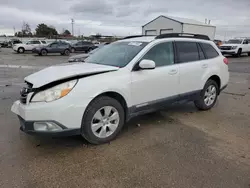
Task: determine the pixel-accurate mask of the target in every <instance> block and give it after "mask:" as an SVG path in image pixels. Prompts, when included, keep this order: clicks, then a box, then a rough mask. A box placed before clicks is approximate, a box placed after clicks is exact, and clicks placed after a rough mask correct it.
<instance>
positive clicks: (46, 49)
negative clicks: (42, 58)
mask: <svg viewBox="0 0 250 188" xmlns="http://www.w3.org/2000/svg"><path fill="white" fill-rule="evenodd" d="M70 51H71V45H70V44H69V43H68V42H65V41H55V42H52V43H50V44H48V45H44V46H39V47H36V48H33V50H32V52H33V53H37V54H38V55H47V54H48V53H60V54H61V55H69V54H70Z"/></svg>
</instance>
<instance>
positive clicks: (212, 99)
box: [194, 80, 219, 111]
mask: <svg viewBox="0 0 250 188" xmlns="http://www.w3.org/2000/svg"><path fill="white" fill-rule="evenodd" d="M218 93H219V87H218V84H217V83H216V82H215V81H214V80H208V81H207V83H206V84H205V86H204V88H203V90H202V91H201V93H200V96H199V99H198V100H196V101H194V104H195V106H196V107H197V108H198V109H199V110H203V111H204V110H209V109H211V108H212V107H213V106H214V105H215V103H216V101H217V98H218Z"/></svg>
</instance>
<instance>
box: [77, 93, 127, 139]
mask: <svg viewBox="0 0 250 188" xmlns="http://www.w3.org/2000/svg"><path fill="white" fill-rule="evenodd" d="M109 109H111V110H109ZM114 117H116V119H115V120H112V119H114ZM124 121H125V113H124V109H123V107H122V105H121V104H120V103H119V102H118V101H117V100H115V99H113V98H110V97H107V96H101V97H98V98H96V99H94V101H92V102H91V103H90V105H89V106H88V107H87V109H86V111H85V114H84V116H83V119H82V126H81V135H82V136H83V137H84V138H85V139H86V140H87V141H88V142H89V143H91V144H104V143H107V142H110V141H111V140H113V139H115V138H116V136H117V135H118V133H119V132H120V130H121V129H122V127H123V125H124Z"/></svg>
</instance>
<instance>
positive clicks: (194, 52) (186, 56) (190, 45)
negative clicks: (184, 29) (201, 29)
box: [175, 41, 200, 63]
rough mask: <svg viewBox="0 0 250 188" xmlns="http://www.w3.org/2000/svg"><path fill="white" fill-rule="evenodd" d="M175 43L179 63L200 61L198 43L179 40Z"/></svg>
mask: <svg viewBox="0 0 250 188" xmlns="http://www.w3.org/2000/svg"><path fill="white" fill-rule="evenodd" d="M175 44H176V50H177V54H178V62H179V63H184V62H192V61H198V60H199V59H200V58H199V52H198V48H197V44H196V43H195V42H182V41H181V42H179V41H177V42H175Z"/></svg>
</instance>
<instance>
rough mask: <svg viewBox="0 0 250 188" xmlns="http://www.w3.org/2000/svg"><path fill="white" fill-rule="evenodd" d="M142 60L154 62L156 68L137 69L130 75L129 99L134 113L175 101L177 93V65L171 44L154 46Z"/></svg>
mask: <svg viewBox="0 0 250 188" xmlns="http://www.w3.org/2000/svg"><path fill="white" fill-rule="evenodd" d="M142 59H149V60H152V61H154V62H155V64H156V67H155V69H149V70H142V69H140V68H139V69H138V70H134V71H132V73H131V82H132V83H131V98H132V103H133V105H134V107H135V108H136V110H135V111H140V110H141V109H144V108H145V107H146V108H151V107H153V108H154V107H155V106H156V107H159V105H164V104H168V103H169V102H171V101H173V100H176V99H177V98H178V91H179V65H178V64H175V63H174V50H173V44H172V42H165V43H160V44H157V45H155V46H154V47H152V48H151V49H150V50H149V51H148V52H147V53H146V54H145V55H144V57H143V58H142ZM142 59H141V60H142ZM136 66H138V64H137V65H136Z"/></svg>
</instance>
